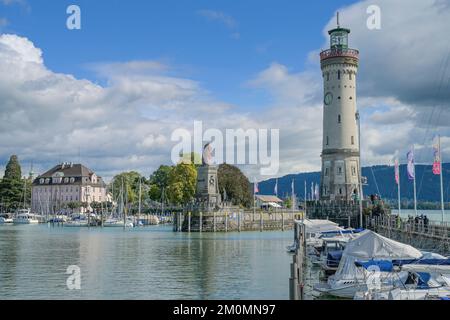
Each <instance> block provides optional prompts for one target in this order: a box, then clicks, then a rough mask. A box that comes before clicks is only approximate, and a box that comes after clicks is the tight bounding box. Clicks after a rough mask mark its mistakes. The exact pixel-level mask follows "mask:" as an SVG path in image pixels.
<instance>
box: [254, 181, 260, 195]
mask: <svg viewBox="0 0 450 320" xmlns="http://www.w3.org/2000/svg"><path fill="white" fill-rule="evenodd" d="M258 192H259V188H258V182H256V181H255V183H254V184H253V193H255V194H256V193H258Z"/></svg>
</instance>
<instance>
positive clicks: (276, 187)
mask: <svg viewBox="0 0 450 320" xmlns="http://www.w3.org/2000/svg"><path fill="white" fill-rule="evenodd" d="M273 193H275V195H278V179H277V180H276V181H275V187H274V188H273Z"/></svg>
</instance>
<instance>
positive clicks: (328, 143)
mask: <svg viewBox="0 0 450 320" xmlns="http://www.w3.org/2000/svg"><path fill="white" fill-rule="evenodd" d="M329 142H330V140H329V139H328V136H327V145H328V144H329Z"/></svg>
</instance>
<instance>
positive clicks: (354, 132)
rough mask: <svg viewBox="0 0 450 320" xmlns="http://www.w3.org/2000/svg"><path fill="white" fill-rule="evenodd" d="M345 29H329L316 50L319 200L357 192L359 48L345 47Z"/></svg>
mask: <svg viewBox="0 0 450 320" xmlns="http://www.w3.org/2000/svg"><path fill="white" fill-rule="evenodd" d="M349 33H350V30H349V29H345V28H341V27H340V26H339V18H338V25H337V28H335V29H333V30H330V31H329V35H330V48H329V49H327V50H324V51H322V52H321V53H320V62H321V69H322V75H323V87H324V110H323V146H322V155H321V157H322V173H321V188H320V189H321V191H320V198H321V199H322V200H347V201H348V200H352V199H356V198H357V197H358V196H359V193H360V188H359V185H360V171H359V170H360V167H359V166H360V150H359V130H358V121H359V119H358V114H357V108H356V75H357V71H358V62H359V52H358V50H355V49H350V48H349V47H348V35H349Z"/></svg>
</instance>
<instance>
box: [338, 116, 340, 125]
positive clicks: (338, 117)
mask: <svg viewBox="0 0 450 320" xmlns="http://www.w3.org/2000/svg"><path fill="white" fill-rule="evenodd" d="M338 123H341V115H338Z"/></svg>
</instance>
